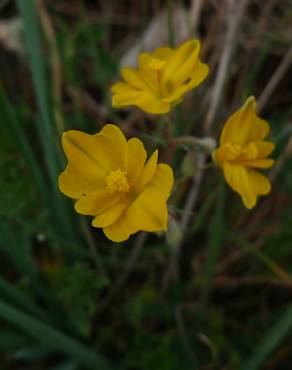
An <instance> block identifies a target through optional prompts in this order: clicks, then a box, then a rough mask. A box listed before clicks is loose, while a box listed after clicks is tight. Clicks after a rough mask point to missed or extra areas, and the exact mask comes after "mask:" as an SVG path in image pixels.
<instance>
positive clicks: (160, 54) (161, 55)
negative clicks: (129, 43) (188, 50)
mask: <svg viewBox="0 0 292 370" xmlns="http://www.w3.org/2000/svg"><path fill="white" fill-rule="evenodd" d="M173 53H174V51H173V49H171V48H169V47H164V48H158V49H156V50H155V51H154V53H153V54H152V55H153V56H154V58H158V59H162V60H165V59H168V58H169V57H170V56H171V55H172V54H173Z"/></svg>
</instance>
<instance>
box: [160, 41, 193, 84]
mask: <svg viewBox="0 0 292 370" xmlns="http://www.w3.org/2000/svg"><path fill="white" fill-rule="evenodd" d="M199 50H200V42H199V41H198V40H189V41H187V42H185V43H183V44H182V45H180V46H179V47H178V48H177V49H175V50H174V53H173V54H172V55H171V57H170V58H169V59H168V61H167V64H166V66H165V70H164V74H163V80H164V81H167V80H172V79H173V78H175V76H176V73H180V70H181V68H182V66H183V65H184V63H185V62H186V61H187V59H188V58H189V57H190V56H191V55H193V56H194V57H195V58H197V57H198V52H199ZM192 60H193V58H192ZM184 73H185V71H183V73H182V75H183V74H184Z"/></svg>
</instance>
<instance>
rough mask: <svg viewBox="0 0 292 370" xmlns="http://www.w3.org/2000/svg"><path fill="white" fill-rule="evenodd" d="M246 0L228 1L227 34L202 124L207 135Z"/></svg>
mask: <svg viewBox="0 0 292 370" xmlns="http://www.w3.org/2000/svg"><path fill="white" fill-rule="evenodd" d="M247 3H248V0H230V1H229V7H228V8H229V9H228V10H229V11H228V15H227V32H226V35H225V41H224V49H223V52H222V54H221V58H220V62H219V67H218V72H217V76H216V80H215V83H214V88H213V89H212V91H213V93H212V96H211V104H210V109H209V111H208V114H207V116H206V121H205V124H204V131H205V133H206V134H208V133H209V132H210V130H211V127H212V124H213V121H214V118H215V116H216V113H217V109H218V106H219V103H220V99H221V97H222V91H223V88H224V82H225V80H226V76H227V70H228V67H229V64H230V59H231V55H232V51H233V48H234V45H235V41H236V36H237V33H238V29H239V24H240V21H241V19H242V16H243V14H244V10H245V7H246V5H247Z"/></svg>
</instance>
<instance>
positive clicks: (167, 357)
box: [0, 0, 292, 370]
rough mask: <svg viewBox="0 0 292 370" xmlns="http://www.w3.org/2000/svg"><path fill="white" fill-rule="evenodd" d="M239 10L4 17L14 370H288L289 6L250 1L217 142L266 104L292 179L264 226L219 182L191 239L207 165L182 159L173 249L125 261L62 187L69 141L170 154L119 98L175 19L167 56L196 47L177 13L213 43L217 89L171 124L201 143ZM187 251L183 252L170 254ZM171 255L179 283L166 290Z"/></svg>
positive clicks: (216, 5) (3, 211)
mask: <svg viewBox="0 0 292 370" xmlns="http://www.w3.org/2000/svg"><path fill="white" fill-rule="evenodd" d="M240 1H242V0H240ZM240 1H239V0H238V3H239V2H240ZM244 2H245V0H244ZM230 3H232V1H224V0H206V1H199V0H197V1H196V0H194V1H185V2H183V1H162V0H153V1H135V0H129V1H126V0H119V1H118V0H116V1H112V2H104V1H97V0H96V1H93V0H92V1H89V0H72V1H70V2H68V1H65V0H53V1H45V0H36V1H32V0H18V1H16V2H14V1H9V0H8V1H0V40H1V44H0V52H1V58H0V68H1V83H0V117H1V118H0V140H1V145H0V173H1V176H0V193H1V202H0V255H1V277H0V326H1V331H0V352H1V356H0V365H1V369H13V370H14V369H15V370H16V369H17V370H18V369H20V370H23V369H30V370H34V369H38V370H40V369H50V370H77V369H96V370H107V369H121V370H122V369H125V370H149V369H151V370H177V369H201V370H203V369H204V370H207V369H208V370H211V369H214V370H217V369H224V370H237V369H238V370H256V369H258V370H260V369H261V370H280V369H281V370H290V369H291V362H292V349H291V348H292V340H291V333H292V301H291V298H292V278H291V273H292V244H291V241H292V208H291V206H292V159H291V153H292V148H291V132H292V105H291V101H292V89H291V86H292V77H291V76H292V51H291V50H292V49H291V45H292V22H291V21H292V4H291V2H290V1H289V0H283V1H280V2H279V1H273V0H267V1H262V0H250V1H247V2H246V3H247V4H246V7H245V9H244V10H243V14H242V19H241V20H240V22H239V21H238V22H239V26H238V29H237V31H236V35H235V38H234V45H233V49H232V54H231V60H230V63H229V64H228V69H227V73H226V76H225V80H224V86H223V89H222V92H221V94H220V104H219V106H218V109H217V110H216V115H215V118H214V125H213V126H212V130H211V136H213V137H214V138H217V137H218V135H219V133H220V130H221V128H222V125H223V123H224V121H225V120H226V118H227V117H228V116H229V115H230V114H231V113H232V112H233V111H234V110H235V109H237V108H238V107H239V106H240V105H242V103H243V101H244V99H245V98H246V97H247V96H248V95H251V94H252V95H255V96H256V97H260V99H259V101H260V102H261V104H260V108H261V115H262V116H263V117H265V118H266V119H267V120H268V121H269V122H270V124H271V138H272V141H274V142H275V143H276V144H277V150H276V153H275V158H276V159H277V164H276V166H275V167H274V169H273V170H272V174H271V176H272V181H273V192H272V193H271V194H270V195H269V196H268V197H266V198H265V199H263V200H261V201H260V203H259V204H258V206H257V207H256V208H255V209H254V210H253V211H247V210H245V209H244V208H243V206H242V204H241V201H240V199H239V198H238V197H237V196H236V195H234V194H233V193H232V192H231V191H229V189H227V187H225V185H224V182H223V181H222V180H220V179H221V176H222V175H221V173H220V172H219V171H217V170H216V169H213V168H212V169H208V171H206V173H205V174H204V177H203V185H202V186H201V188H200V193H199V196H198V198H197V202H196V205H195V208H193V209H192V210H191V217H190V223H189V225H188V227H187V228H186V229H185V230H183V235H180V226H179V224H178V220H179V219H180V216H181V214H183V212H184V210H183V207H184V201H185V199H186V197H187V193H188V191H189V190H190V189H191V186H192V179H191V172H192V171H191V169H192V168H195V167H196V163H197V162H196V161H197V153H192V154H189V153H188V154H187V159H185V162H184V166H183V169H181V168H180V164H181V163H182V161H183V160H184V157H185V155H186V152H185V150H182V149H178V150H177V151H176V152H175V157H174V166H175V173H176V179H177V184H179V185H177V189H176V192H175V193H174V195H173V200H172V202H171V203H172V207H173V208H172V211H171V219H172V228H171V232H170V233H169V235H168V238H165V236H164V235H147V236H145V235H144V234H143V233H142V234H140V235H137V236H133V237H132V238H131V239H130V240H129V241H128V242H125V243H122V244H117V245H114V244H113V243H110V242H109V241H108V240H106V238H105V237H104V236H103V233H102V232H101V231H100V230H97V229H93V228H91V227H90V220H88V219H86V218H84V217H80V216H78V215H77V214H75V213H74V212H73V205H72V202H71V201H69V200H67V199H65V197H64V196H63V195H62V194H60V192H59V190H58V189H57V185H56V184H57V176H58V174H59V173H60V171H61V170H62V169H63V168H64V165H65V160H64V158H63V155H62V152H61V149H60V136H61V134H62V132H63V131H64V130H68V129H80V130H84V131H86V132H88V133H93V132H96V131H98V130H99V129H100V127H101V126H102V125H103V124H104V123H106V122H114V123H116V124H118V125H119V126H120V127H121V128H122V129H123V130H124V132H125V133H126V134H127V135H128V136H134V135H135V136H139V137H141V138H142V139H143V141H144V142H145V144H146V146H147V147H148V149H149V151H151V150H152V149H153V148H154V147H159V148H160V160H161V159H163V155H164V156H166V154H167V153H166V151H165V143H164V141H163V136H162V134H161V129H160V127H161V126H160V124H159V123H157V121H158V118H157V117H152V116H149V115H145V114H144V113H143V112H140V111H139V110H138V109H135V108H133V109H126V110H121V111H114V110H113V109H112V108H111V106H110V94H109V87H110V85H111V84H112V82H113V81H114V80H115V79H116V78H117V76H118V71H119V62H120V58H121V57H122V56H123V55H124V53H126V52H127V51H128V50H129V49H130V48H131V47H132V46H133V44H135V43H136V42H139V40H140V37H141V35H142V34H143V33H144V32H147V29H148V27H149V24H150V22H151V21H152V20H153V19H155V17H157V16H158V15H159V14H160V12H163V11H166V14H167V20H168V21H167V25H166V26H167V27H168V36H169V37H168V41H167V42H168V43H172V42H175V43H176V44H177V43H179V42H181V41H182V40H179V39H178V38H177V33H178V28H177V26H175V27H174V24H175V17H176V14H177V13H178V7H183V8H184V9H185V11H186V15H187V16H190V21H189V24H187V26H188V30H189V35H188V37H194V36H196V37H199V38H200V39H201V41H202V45H203V50H202V59H203V60H204V61H207V63H208V64H209V65H210V69H211V73H210V76H209V77H208V80H207V81H206V82H205V83H204V84H203V85H202V87H200V88H199V89H198V90H196V91H195V92H194V93H191V94H189V95H188V97H187V98H186V99H185V100H184V101H183V103H182V104H181V105H180V106H178V108H177V109H176V110H175V112H174V114H173V117H172V118H173V120H174V122H175V132H176V134H177V135H179V134H180V135H183V134H193V135H195V136H198V137H200V136H202V135H203V134H204V131H203V123H204V121H205V117H206V115H207V113H208V112H209V110H210V104H211V103H212V91H213V89H214V86H215V85H216V76H217V72H218V66H219V64H220V60H221V58H222V52H224V50H225V49H226V43H225V41H224V40H225V34H226V30H227V29H228V24H230V21H231V20H230V19H229V18H230V17H232V16H233V17H236V14H233V15H232V14H230V11H228V6H230ZM228 4H229V5H228ZM235 8H236V7H235ZM235 13H236V12H235ZM228 17H229V18H228ZM192 22H193V23H192ZM231 22H232V21H231ZM183 26H184V27H185V25H181V27H183ZM158 39H159V38H158ZM158 46H159V45H156V44H155V40H154V41H153V48H155V47H158ZM289 48H290V49H289ZM289 53H290V54H289ZM271 85H272V86H271ZM269 91H270V93H269ZM210 102H211V103H210ZM209 160H210V159H209ZM186 161H187V162H186ZM197 170H198V169H197ZM195 171H196V170H195V169H194V174H196V173H195ZM174 204H175V207H174ZM181 237H182V240H183V242H182V243H181V245H180V251H179V253H178V251H175V250H174V249H173V244H174V243H173V240H174V239H175V238H181ZM175 245H177V244H175ZM173 256H174V258H175V259H176V264H177V268H178V276H176V278H175V276H172V275H171V276H170V277H169V276H167V272H169V265H170V264H171V263H172V262H171V261H173ZM170 271H172V270H170ZM173 275H174V274H173ZM168 278H169V279H168Z"/></svg>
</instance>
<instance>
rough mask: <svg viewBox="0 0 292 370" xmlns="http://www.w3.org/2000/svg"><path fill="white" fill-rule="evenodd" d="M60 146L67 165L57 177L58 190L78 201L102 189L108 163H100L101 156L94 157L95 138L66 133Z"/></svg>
mask: <svg viewBox="0 0 292 370" xmlns="http://www.w3.org/2000/svg"><path fill="white" fill-rule="evenodd" d="M62 145H63V149H64V152H65V154H66V157H67V159H68V165H67V167H66V169H65V171H64V172H63V173H62V174H61V175H60V177H59V188H60V190H61V191H62V192H63V193H64V194H66V195H68V196H69V197H71V198H75V199H78V198H80V197H81V196H82V195H83V194H87V193H88V192H90V191H93V190H96V189H98V188H101V187H103V185H104V177H105V175H106V173H107V171H108V168H107V165H108V163H107V162H104V161H102V155H101V156H100V157H98V156H97V155H96V154H97V153H96V152H97V150H96V148H97V147H98V143H97V141H96V139H95V137H94V136H93V135H87V134H84V133H83V132H80V131H73V130H72V131H67V132H65V133H64V134H63V137H62Z"/></svg>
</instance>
